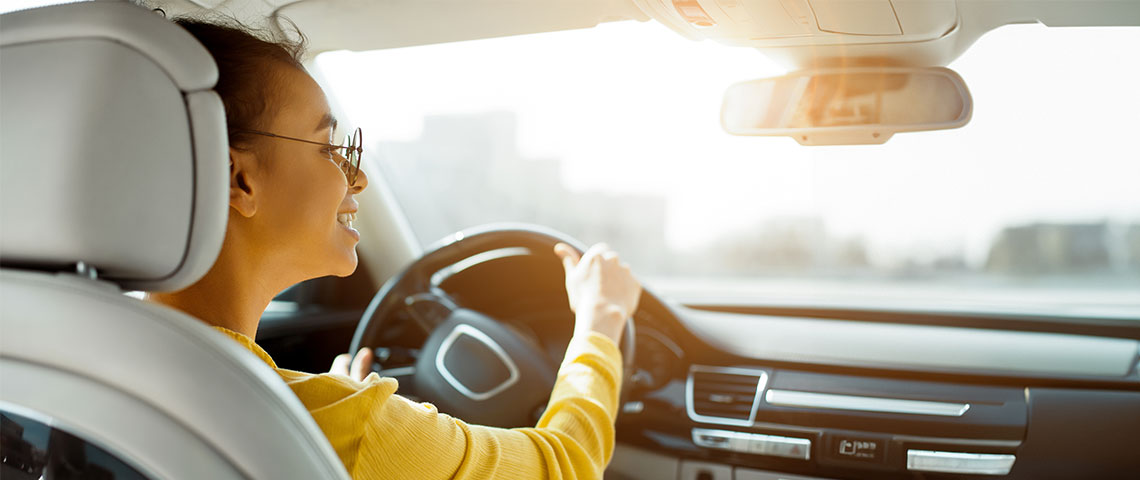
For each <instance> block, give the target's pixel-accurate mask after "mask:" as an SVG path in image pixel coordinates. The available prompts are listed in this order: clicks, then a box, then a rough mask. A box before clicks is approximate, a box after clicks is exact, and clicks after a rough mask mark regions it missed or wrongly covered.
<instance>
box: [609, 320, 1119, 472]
mask: <svg viewBox="0 0 1140 480" xmlns="http://www.w3.org/2000/svg"><path fill="white" fill-rule="evenodd" d="M645 307H646V308H643V309H642V311H641V312H639V314H638V316H637V317H636V321H637V352H636V357H635V358H636V365H637V368H636V372H635V373H634V375H633V377H632V378H630V379H629V381H631V382H633V385H632V388H631V389H630V394H629V395H628V397H627V398H626V399H624V401H623V406H622V411H621V413H620V414H619V417H618V429H617V431H618V442H619V448H618V453H617V454H615V458H614V461H613V463H612V464H611V468H610V470H609V471H608V472H607V478H617V479H625V478H677V479H680V480H688V479H701V480H710V479H741V480H743V479H777V478H783V479H789V480H806V479H840V478H875V479H896V478H897V479H913V478H932V479H937V478H992V479H996V478H1033V479H1039V478H1140V456H1137V455H1136V454H1135V453H1136V452H1135V445H1136V443H1135V442H1136V440H1135V435H1136V432H1140V374H1138V372H1137V363H1138V352H1140V341H1138V340H1137V338H1134V337H1135V335H1132V336H1131V338H1130V336H1129V335H1128V334H1127V333H1128V332H1126V331H1123V332H1124V333H1125V334H1126V335H1124V336H1116V337H1110V336H1096V335H1081V334H1074V333H1056V332H1048V331H1027V330H1017V329H1014V328H1007V327H1011V326H1013V327H1016V324H1011V323H1010V322H1008V321H1006V320H1001V321H999V320H995V321H993V322H989V324H991V325H992V327H991V328H978V327H957V326H952V324H953V322H952V321H951V320H952V319H947V318H940V319H934V320H940V321H934V322H932V321H931V320H932V318H931V316H930V315H919V314H915V315H914V317H915V318H913V319H912V320H914V322H913V323H906V322H904V321H902V320H906V319H905V318H904V319H897V318H896V319H895V320H899V321H894V322H873V321H866V320H861V321H852V320H849V319H845V318H843V317H842V316H839V315H835V316H833V318H826V315H820V314H818V312H816V313H813V314H812V315H813V317H806V316H795V315H790V314H787V313H784V314H780V315H775V314H771V313H769V312H764V311H762V310H760V309H756V310H754V311H749V309H739V308H736V309H733V310H734V311H726V310H728V309H720V308H715V307H714V308H704V309H697V308H688V307H684V306H680V305H666V304H664V303H656V304H652V305H646V306H645ZM932 323H933V324H932ZM972 323H974V324H979V322H977V319H976V318H975V319H973V321H972ZM981 324H985V322H982V323H981ZM1026 325H1032V324H1031V323H1027V324H1026ZM996 327H1001V328H996ZM1037 330H1041V329H1037ZM1121 332H1122V331H1117V332H1114V333H1121ZM650 465H652V467H650Z"/></svg>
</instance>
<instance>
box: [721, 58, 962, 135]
mask: <svg viewBox="0 0 1140 480" xmlns="http://www.w3.org/2000/svg"><path fill="white" fill-rule="evenodd" d="M972 111H973V100H972V99H971V98H970V91H969V90H968V89H967V88H966V83H965V82H964V81H962V77H960V76H958V74H957V73H954V71H953V70H950V69H947V68H941V67H855V68H832V69H818V70H805V71H800V72H794V73H791V74H789V75H785V76H783V77H775V78H763V79H759V80H751V81H747V82H741V83H737V84H735V85H733V86H731V87H729V88H728V90H727V91H726V92H725V95H724V104H723V105H722V107H721V125H722V126H723V127H724V130H725V131H727V132H728V133H731V134H733V135H759V136H789V137H793V138H795V139H796V141H797V142H799V143H800V144H803V145H858V144H878V143H884V142H886V141H887V140H888V139H890V138H891V136H892V135H894V134H895V133H897V132H915V131H924V130H942V129H948V128H958V127H961V126H962V125H965V124H966V122H969V121H970V115H971V113H972Z"/></svg>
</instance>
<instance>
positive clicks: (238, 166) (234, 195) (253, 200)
mask: <svg viewBox="0 0 1140 480" xmlns="http://www.w3.org/2000/svg"><path fill="white" fill-rule="evenodd" d="M256 170H257V158H256V157H255V156H254V154H253V152H249V151H241V150H234V149H232V148H231V149H230V208H232V209H234V210H236V211H237V212H238V214H240V215H241V216H243V217H246V218H249V217H252V216H253V214H254V213H257V196H256V193H257V190H256V188H255V186H256V185H257V183H258V182H257V180H256V177H257V175H256Z"/></svg>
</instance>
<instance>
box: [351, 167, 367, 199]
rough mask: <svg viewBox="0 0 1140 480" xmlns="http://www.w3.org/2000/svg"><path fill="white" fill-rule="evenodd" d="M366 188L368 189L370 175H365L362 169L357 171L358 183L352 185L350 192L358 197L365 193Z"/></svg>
mask: <svg viewBox="0 0 1140 480" xmlns="http://www.w3.org/2000/svg"><path fill="white" fill-rule="evenodd" d="M365 188H368V174H367V173H364V169H363V168H362V169H360V170H357V171H356V183H354V184H352V186H351V187H349V190H352V194H353V195H356V194H358V193H360V192H362V191H364V189H365Z"/></svg>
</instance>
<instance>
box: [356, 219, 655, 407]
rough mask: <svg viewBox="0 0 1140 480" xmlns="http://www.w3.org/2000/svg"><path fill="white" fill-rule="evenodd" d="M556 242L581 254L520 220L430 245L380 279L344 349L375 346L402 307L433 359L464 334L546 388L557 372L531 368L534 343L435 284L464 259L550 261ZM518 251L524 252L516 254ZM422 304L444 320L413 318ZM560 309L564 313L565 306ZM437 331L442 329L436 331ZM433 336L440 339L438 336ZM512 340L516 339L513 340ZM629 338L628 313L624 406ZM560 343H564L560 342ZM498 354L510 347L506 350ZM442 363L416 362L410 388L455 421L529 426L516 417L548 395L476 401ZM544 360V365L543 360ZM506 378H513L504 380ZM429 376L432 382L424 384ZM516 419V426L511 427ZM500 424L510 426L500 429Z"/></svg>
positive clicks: (518, 392)
mask: <svg viewBox="0 0 1140 480" xmlns="http://www.w3.org/2000/svg"><path fill="white" fill-rule="evenodd" d="M559 242H562V243H566V244H567V245H570V246H571V247H573V248H575V249H576V250H578V252H579V253H581V252H584V251H585V246H584V245H583V244H582V242H580V241H578V240H577V239H574V238H572V237H570V236H569V235H566V234H564V233H561V232H558V231H556V230H554V229H550V228H547V227H543V226H539V225H530V224H519V223H499V224H489V225H482V226H478V227H473V228H470V229H465V230H462V231H459V232H456V233H454V234H452V235H449V236H448V237H446V238H444V239H442V240H441V241H439V242H437V243H436V244H434V245H432V246H431V247H429V248H428V249H427V252H426V253H424V254H423V255H422V256H421V257H420V258H419V259H417V260H416V261H415V262H413V263H412V264H411V265H409V266H407V267H405V268H404V270H403V271H401V272H400V273H399V274H397V275H395V276H393V277H392V278H391V279H389V280H388V281H387V282H385V284H384V285H383V286H382V287H381V288H380V289H379V290H378V291H377V292H376V294H375V295H374V296H373V298H372V300H371V301H370V302H369V304H368V308H367V309H365V311H364V313H363V314H362V315H361V319H360V322H359V323H358V325H357V328H356V331H355V333H354V334H353V337H352V343H351V345H350V349H349V352H357V351H359V350H360V348H361V347H364V346H368V347H375V346H378V345H377V344H378V340H379V338H380V334H381V333H382V332H384V331H385V329H386V328H387V326H386V324H387V322H388V319H390V318H392V317H393V316H394V314H395V313H397V312H398V311H399V310H405V311H406V312H408V315H409V316H410V317H411V318H413V319H415V320H416V321H417V322H421V325H420V326H421V327H423V328H424V330H425V331H427V332H428V339H427V340H426V341H425V342H424V345H423V346H422V348H423V349H424V352H429V353H433V354H435V353H440V352H442V354H443V355H448V356H450V355H451V352H452V351H453V350H454V351H458V350H459V349H455V348H449V347H451V346H453V345H455V343H447V342H453V341H454V337H456V335H457V332H460V333H468V334H469V335H470V336H471V337H477V338H480V339H481V341H483V342H484V343H485V344H486V345H488V346H491V350H493V351H495V352H497V354H498V355H499V356H500V357H504V358H506V360H505V361H504V362H503V363H504V364H506V365H507V367H508V368H509V371H510V372H511V375H516V376H517V375H519V372H517V370H524V371H523V372H522V376H523V377H525V378H526V379H529V381H530V382H531V383H532V384H534V383H535V382H539V383H541V382H544V381H545V380H536V379H539V378H546V377H548V378H549V382H550V385H549V387H552V386H553V373H555V372H556V371H557V367H558V366H557V365H551V366H552V367H553V370H551V371H549V372H547V371H546V370H544V368H543V366H542V365H534V364H533V363H535V362H534V355H533V353H534V348H535V347H536V345H531V343H533V342H528V341H527V339H524V338H523V336H522V335H518V334H517V333H516V334H514V335H512V334H511V333H510V331H509V330H510V329H509V328H506V326H505V325H506V324H505V322H502V321H501V320H497V319H493V318H492V317H490V316H488V315H485V314H482V313H480V312H475V311H473V310H469V309H465V308H463V307H462V306H461V305H459V304H458V303H457V302H456V301H455V299H453V298H452V297H451V296H450V295H448V294H447V292H445V291H443V289H442V288H440V287H439V284H440V283H441V282H442V280H441V276H442V278H443V279H446V277H447V276H450V275H451V274H454V273H458V271H461V270H462V269H463V268H466V266H470V265H465V262H466V263H467V264H477V263H482V262H484V261H493V260H494V259H496V258H502V257H505V256H518V255H531V256H538V255H550V256H551V257H553V256H554V253H553V248H554V245H555V244H557V243H559ZM523 250H525V251H526V252H528V253H523ZM424 302H432V303H434V304H436V305H437V307H434V308H436V309H437V312H436V313H435V315H439V314H440V313H442V312H447V314H448V318H447V320H444V321H441V322H439V323H435V324H434V325H428V324H426V323H425V322H422V321H421V319H420V318H419V317H418V316H417V315H418V313H417V311H416V310H413V309H419V308H420V307H417V305H427V303H424ZM567 308H569V306H568V305H567ZM439 309H442V310H439ZM496 324H497V325H496ZM440 329H449V330H448V331H446V332H439V330H440ZM437 333H438V334H439V335H437ZM481 334H482V335H481ZM516 336H517V337H518V338H519V339H521V340H517V339H516V338H514V337H516ZM443 337H448V338H443ZM635 339H636V334H635V331H634V322H633V315H631V316H630V319H629V320H628V321H627V322H626V326H625V331H624V333H623V338H622V342H621V345H620V349H621V351H622V358H623V362H622V363H623V376H624V378H625V381H623V382H622V391H621V398H622V399H623V401H624V399H625V398H626V397H627V394H628V392H629V389H630V387H631V386H632V382H630V381H629V379H630V378H631V376H632V373H633V368H634V351H635V341H636V340H635ZM567 340H569V339H568V338H567ZM520 342H521V343H520ZM437 348H442V349H443V350H441V351H440V352H436V350H435V349H437ZM476 350H478V349H476ZM505 350H509V352H508V351H505ZM461 354H462V353H457V354H455V355H461ZM468 355H469V356H472V357H478V356H480V355H479V354H478V352H475V353H469V354H468ZM483 356H487V355H483ZM512 356H519V357H522V358H524V359H527V360H528V361H527V362H523V363H522V364H521V365H520V364H519V363H518V362H512V361H511V359H510V357H512ZM441 358H443V357H442V356H437V358H436V359H435V362H434V363H432V362H431V361H430V359H424V358H421V359H420V361H417V364H416V365H417V370H416V377H413V380H415V381H416V386H417V390H419V387H425V389H426V390H431V391H435V392H437V393H441V394H447V396H445V397H442V398H436V399H432V398H426V399H425V400H427V401H431V402H432V403H436V404H437V405H439V406H440V407H441V410H443V406H444V405H446V406H447V407H448V411H447V412H446V413H450V414H452V415H454V416H456V417H459V418H463V419H465V420H469V421H477V422H478V423H482V424H487V425H493V426H502V427H513V426H533V421H531V420H534V419H535V418H534V417H533V416H532V417H529V418H527V421H526V422H523V421H522V420H521V419H522V418H523V417H521V416H520V415H519V414H518V413H517V412H527V413H529V412H532V411H533V412H539V411H541V408H544V407H545V404H546V401H545V399H546V398H549V395H550V388H549V387H548V386H546V385H522V386H520V387H519V389H515V390H508V391H505V392H502V394H510V395H513V396H514V397H518V398H514V397H505V395H504V396H498V395H496V394H497V393H498V392H495V393H496V394H492V395H489V396H486V397H485V398H480V399H478V400H476V398H477V397H479V396H481V395H484V394H485V393H487V392H484V393H480V394H478V395H474V396H473V395H472V392H471V390H466V389H465V388H464V386H463V384H462V382H456V381H455V378H454V377H453V376H451V374H450V372H449V371H448V369H447V368H444V365H443V363H442V360H441ZM546 361H547V363H549V361H548V360H546ZM511 363H514V365H511ZM433 367H434V369H433ZM421 368H425V369H427V370H428V371H427V372H420V369H421ZM536 369H537V370H536ZM440 378H443V379H444V380H447V382H446V383H447V384H448V386H442V384H443V383H444V382H441V381H439V379H440ZM510 378H515V377H514V376H511V377H510ZM432 379H434V380H435V381H431V380H432ZM420 380H422V381H423V382H427V384H426V385H425V384H423V383H422V382H421V381H420ZM502 385H507V383H503V384H500V386H502ZM543 389H544V390H545V394H544V396H542V399H543V400H542V401H541V404H540V405H537V406H535V407H531V406H529V405H522V406H513V405H511V404H512V403H527V402H528V401H530V402H533V401H534V399H535V398H537V397H536V396H537V395H538V394H537V392H538V391H539V390H543ZM464 390H466V391H464ZM419 393H421V392H417V394H419ZM456 395H462V396H465V397H467V399H462V398H459V399H458V400H455V399H453V398H451V397H455V396H456ZM456 398H458V397H456ZM488 400H491V401H493V403H487V404H483V403H482V402H484V401H488ZM477 405H478V406H482V407H486V406H489V405H494V410H495V411H498V412H511V411H513V412H516V413H515V414H502V415H498V416H495V415H492V414H488V413H486V412H487V409H486V408H476V406H477ZM536 409H537V410H536ZM465 410H469V411H465ZM489 415H490V416H489ZM510 415H513V416H510ZM480 420H482V421H480ZM520 422H521V423H522V424H518V423H520ZM506 423H515V424H514V425H507V424H506Z"/></svg>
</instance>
